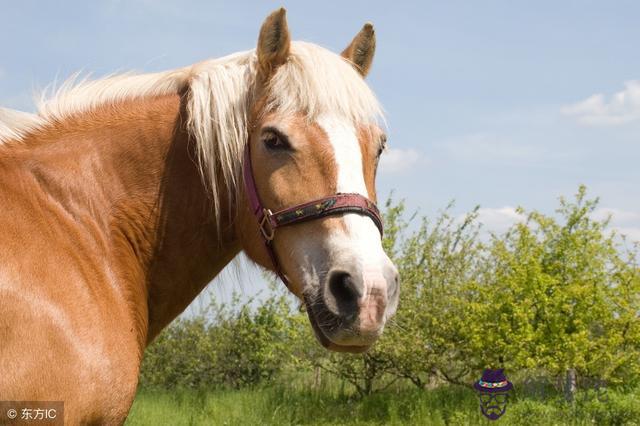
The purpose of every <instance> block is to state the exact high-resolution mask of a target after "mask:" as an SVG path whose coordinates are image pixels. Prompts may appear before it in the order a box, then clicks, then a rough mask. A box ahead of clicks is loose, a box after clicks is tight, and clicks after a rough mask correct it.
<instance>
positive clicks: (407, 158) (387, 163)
mask: <svg viewBox="0 0 640 426" xmlns="http://www.w3.org/2000/svg"><path fill="white" fill-rule="evenodd" d="M427 163H428V160H427V158H426V157H425V156H424V155H423V154H422V153H421V152H419V151H417V150H415V149H399V148H388V149H387V150H386V151H385V152H383V153H382V157H381V158H380V173H385V174H398V173H405V172H407V171H409V170H410V169H412V168H414V167H416V166H419V165H421V164H422V165H424V164H427Z"/></svg>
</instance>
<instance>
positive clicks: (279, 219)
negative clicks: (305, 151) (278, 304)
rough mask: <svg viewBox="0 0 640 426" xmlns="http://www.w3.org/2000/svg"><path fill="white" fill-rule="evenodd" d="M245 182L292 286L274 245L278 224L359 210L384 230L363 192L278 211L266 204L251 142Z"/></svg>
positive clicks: (271, 252) (278, 269) (269, 244)
mask: <svg viewBox="0 0 640 426" xmlns="http://www.w3.org/2000/svg"><path fill="white" fill-rule="evenodd" d="M243 176H244V185H245V192H246V194H247V198H248V200H249V206H250V207H251V211H252V212H253V214H254V216H255V217H256V219H257V221H258V224H259V227H260V235H261V237H262V241H263V243H264V246H265V249H266V250H267V253H268V255H269V258H270V259H271V262H272V263H273V266H274V269H275V272H276V274H277V275H278V276H279V277H280V279H281V280H282V281H283V282H284V283H285V285H286V286H287V287H289V279H288V278H287V276H286V275H285V274H284V272H283V271H282V267H281V266H280V262H279V261H278V256H277V255H276V252H275V249H274V247H273V238H274V236H275V231H276V229H277V228H280V227H282V226H288V225H294V224H296V223H301V222H306V221H309V220H313V219H320V218H323V217H327V216H332V215H339V214H344V213H357V214H360V215H363V216H367V217H369V218H370V219H371V220H373V223H374V224H375V225H376V227H377V228H378V231H380V235H382V233H383V223H382V217H381V216H380V212H379V211H378V208H377V207H376V205H375V203H373V202H372V201H371V200H369V199H368V198H366V197H364V196H362V195H360V194H344V193H338V194H335V195H331V196H328V197H323V198H318V199H316V200H313V201H309V202H307V203H303V204H298V205H296V206H293V207H289V208H285V209H282V210H279V211H276V212H275V213H274V212H272V211H271V210H270V209H268V208H265V207H264V206H263V205H262V203H261V202H260V197H259V196H258V190H257V188H256V182H255V179H254V177H253V167H252V165H251V150H250V145H249V144H247V146H246V148H245V150H244V163H243Z"/></svg>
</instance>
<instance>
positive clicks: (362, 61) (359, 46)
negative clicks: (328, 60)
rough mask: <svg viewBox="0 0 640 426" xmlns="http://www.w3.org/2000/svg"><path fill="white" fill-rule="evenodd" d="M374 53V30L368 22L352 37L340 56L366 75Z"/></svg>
mask: <svg viewBox="0 0 640 426" xmlns="http://www.w3.org/2000/svg"><path fill="white" fill-rule="evenodd" d="M375 53H376V32H375V31H374V30H373V25H371V23H370V22H367V23H366V24H364V27H362V29H361V30H360V32H359V33H358V34H357V35H356V36H355V37H354V38H353V40H352V41H351V44H350V45H349V46H348V47H347V48H346V49H344V51H343V52H342V56H343V57H345V58H347V59H348V60H349V61H351V63H353V65H354V66H355V67H356V69H357V70H358V72H359V73H360V74H362V76H363V77H366V76H367V74H368V73H369V70H370V69H371V63H372V62H373V55H374V54H375Z"/></svg>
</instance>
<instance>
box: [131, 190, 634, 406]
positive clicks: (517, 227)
mask: <svg viewBox="0 0 640 426" xmlns="http://www.w3.org/2000/svg"><path fill="white" fill-rule="evenodd" d="M597 206H598V200H597V199H593V200H590V199H588V198H587V193H586V189H585V188H584V187H580V188H579V190H578V192H577V194H576V195H575V197H574V198H573V199H571V200H566V199H564V198H562V199H560V205H559V208H558V210H557V211H556V213H555V214H553V215H547V214H543V213H541V212H538V211H535V210H533V211H526V210H524V209H520V210H519V213H520V214H521V215H523V216H524V217H526V220H525V221H523V222H520V223H516V224H514V225H513V226H512V227H511V228H510V229H509V230H508V231H507V232H505V233H504V234H502V235H493V236H491V237H490V238H485V237H484V236H483V234H481V225H480V224H479V223H478V222H477V216H478V214H477V213H478V209H477V208H476V209H475V210H473V211H472V212H470V213H469V214H468V215H466V216H464V217H455V216H453V215H452V214H451V213H450V212H451V207H452V206H451V205H450V206H448V207H447V208H446V209H445V210H444V211H443V212H441V213H440V214H439V216H438V217H436V218H435V219H429V218H422V219H419V220H417V219H416V215H413V216H410V217H408V218H407V214H406V211H405V208H404V204H403V203H402V202H400V203H397V202H394V201H393V200H389V201H388V202H387V204H386V209H385V210H386V211H385V214H384V216H385V237H384V240H383V244H384V247H385V249H386V251H387V253H389V255H390V257H391V258H392V259H393V260H394V262H395V263H396V265H397V267H398V269H399V271H400V275H401V290H400V305H399V309H398V312H397V314H396V317H395V318H393V319H391V320H390V322H389V323H388V325H387V328H386V331H385V333H384V335H383V337H382V338H381V339H380V341H379V342H378V343H376V345H375V346H374V348H373V349H372V350H371V351H370V352H368V353H366V354H363V355H345V354H336V353H329V352H327V351H326V350H324V349H323V348H321V347H320V346H319V345H318V344H317V343H316V342H315V339H314V337H313V335H312V332H311V330H310V327H309V324H308V321H307V319H306V317H305V315H304V314H303V313H300V312H298V311H297V309H295V303H294V302H293V301H292V299H291V298H290V297H288V296H286V295H285V294H284V293H283V292H282V289H281V288H280V287H272V288H271V291H270V293H269V294H268V297H266V298H265V299H264V300H263V301H262V302H260V303H257V302H256V301H252V300H245V301H241V299H240V298H239V297H236V298H235V300H234V303H233V304H231V305H220V304H216V303H212V305H211V308H210V309H209V311H208V312H206V313H204V314H203V315H202V316H201V317H196V318H192V319H189V320H184V319H183V320H179V321H177V322H175V323H174V324H173V325H172V326H171V327H169V328H168V329H167V330H166V331H165V332H164V333H162V334H161V335H160V337H159V338H158V339H157V341H156V342H155V343H154V344H153V345H151V347H149V348H148V349H147V351H146V354H145V361H144V365H143V371H142V377H141V383H142V384H143V386H156V387H169V388H171V387H201V386H207V387H211V386H227V387H242V386H247V385H253V384H257V383H260V382H263V381H266V380H271V379H273V378H275V377H278V376H279V375H281V374H283V371H285V370H289V371H296V372H306V374H309V375H314V376H317V377H316V379H317V380H316V379H314V382H316V381H319V379H320V376H319V372H320V371H321V370H322V371H325V372H328V373H330V374H332V375H334V376H336V377H337V378H339V379H340V380H342V381H344V382H346V383H350V384H351V385H353V387H354V388H355V389H356V391H357V392H358V393H359V394H361V395H366V394H368V393H371V392H375V391H376V390H380V389H384V388H385V387H387V386H389V385H390V384H391V383H394V382H395V381H397V380H404V381H408V382H410V383H413V384H414V385H416V386H418V387H421V388H423V387H427V386H430V385H433V384H437V383H439V382H442V381H448V382H450V383H459V384H465V385H467V386H469V385H471V383H473V381H474V380H475V379H477V376H478V375H479V373H480V372H481V370H482V369H484V368H487V367H493V368H497V367H504V368H506V369H507V371H508V372H509V374H510V375H511V374H516V373H518V372H523V373H524V372H526V371H533V370H535V371H536V372H544V373H546V375H547V376H550V377H551V378H557V377H561V376H562V375H564V374H565V373H566V372H567V371H570V370H571V371H573V370H575V371H576V373H577V374H578V378H580V377H593V378H600V379H604V380H606V381H608V382H609V383H624V384H632V383H637V382H638V381H639V379H640V318H639V315H640V268H639V267H638V263H637V262H638V258H639V256H638V249H637V246H632V247H631V248H625V247H624V246H622V245H621V244H620V239H619V238H618V237H617V236H616V235H615V234H614V233H612V232H611V231H610V230H609V228H608V219H605V220H596V219H594V212H595V211H596V208H597Z"/></svg>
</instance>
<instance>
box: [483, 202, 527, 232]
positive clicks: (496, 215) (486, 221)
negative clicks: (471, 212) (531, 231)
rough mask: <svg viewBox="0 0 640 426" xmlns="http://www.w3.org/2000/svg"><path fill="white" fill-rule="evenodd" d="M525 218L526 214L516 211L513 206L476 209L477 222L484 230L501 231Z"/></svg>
mask: <svg viewBox="0 0 640 426" xmlns="http://www.w3.org/2000/svg"><path fill="white" fill-rule="evenodd" d="M525 220H526V216H525V215H522V214H520V213H518V212H517V211H516V209H515V208H514V207H510V206H506V207H501V208H481V209H480V210H478V222H480V223H482V225H483V228H484V229H485V230H486V231H490V232H495V233H498V234H499V233H502V232H505V231H506V230H507V229H509V228H510V227H511V226H512V225H514V224H515V223H518V222H523V221H525Z"/></svg>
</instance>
